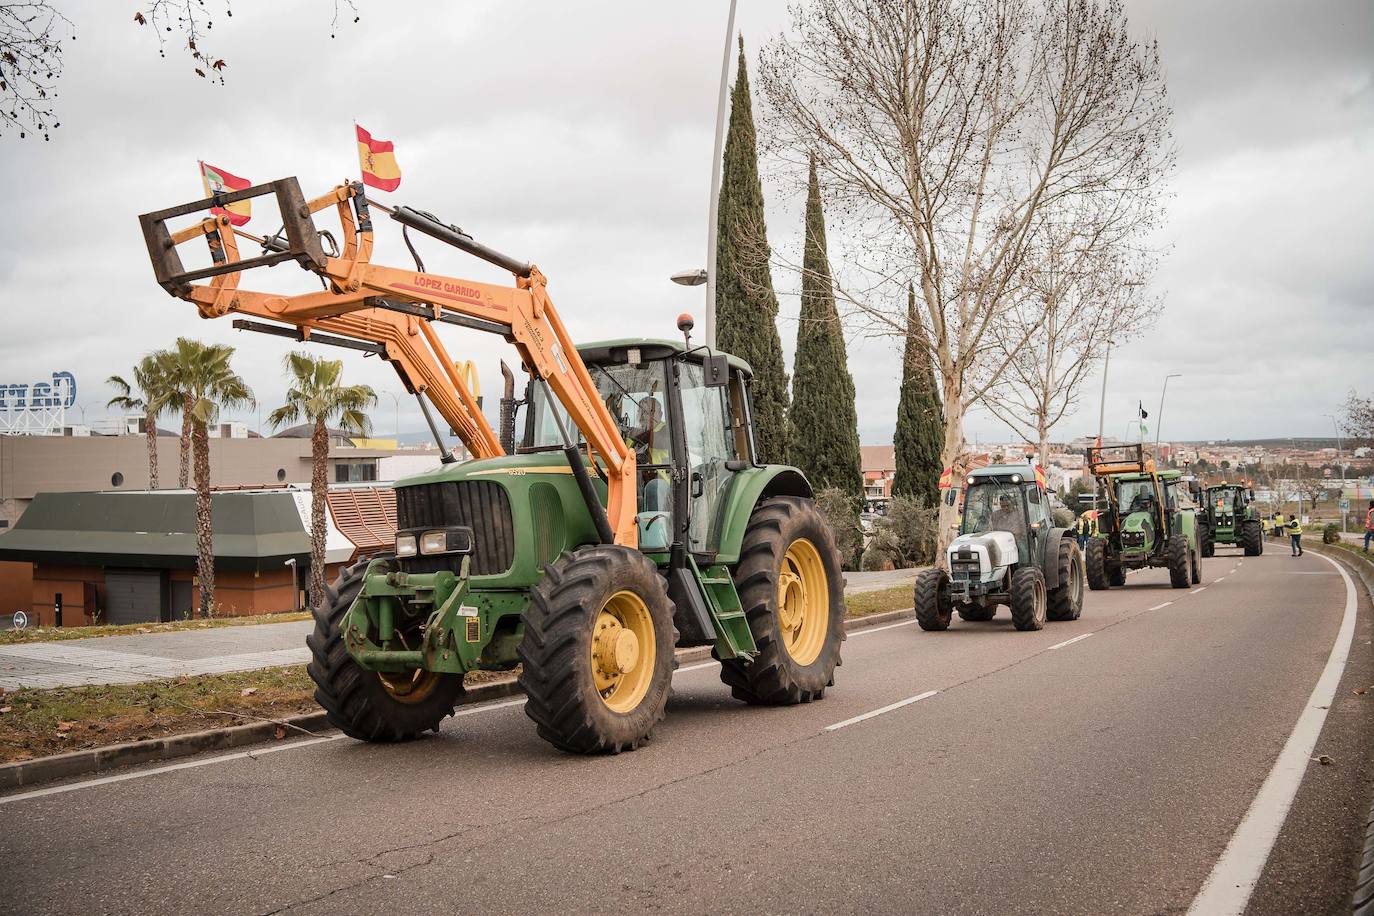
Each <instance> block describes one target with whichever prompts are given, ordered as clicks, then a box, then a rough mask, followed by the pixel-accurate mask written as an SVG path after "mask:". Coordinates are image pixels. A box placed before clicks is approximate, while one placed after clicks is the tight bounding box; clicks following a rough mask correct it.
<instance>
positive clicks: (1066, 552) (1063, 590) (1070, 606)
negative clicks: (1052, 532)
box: [1045, 537, 1085, 620]
mask: <svg viewBox="0 0 1374 916" xmlns="http://www.w3.org/2000/svg"><path fill="white" fill-rule="evenodd" d="M1058 563H1059V569H1058V573H1059V585H1058V586H1056V587H1055V588H1053V589H1051V590H1050V592H1049V596H1048V599H1047V601H1048V607H1047V609H1046V612H1045V613H1046V616H1047V617H1048V618H1049V619H1050V620H1077V619H1078V617H1079V615H1080V614H1082V613H1083V586H1084V579H1085V575H1084V573H1083V554H1082V553H1080V552H1079V550H1078V545H1077V544H1076V543H1074V541H1073V539H1072V538H1068V537H1062V538H1060V539H1059V551H1058Z"/></svg>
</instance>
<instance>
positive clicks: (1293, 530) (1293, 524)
mask: <svg viewBox="0 0 1374 916" xmlns="http://www.w3.org/2000/svg"><path fill="white" fill-rule="evenodd" d="M1288 533H1289V534H1302V522H1300V521H1298V520H1297V519H1295V518H1294V519H1289V521H1288Z"/></svg>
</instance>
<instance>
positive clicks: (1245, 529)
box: [1240, 521, 1264, 557]
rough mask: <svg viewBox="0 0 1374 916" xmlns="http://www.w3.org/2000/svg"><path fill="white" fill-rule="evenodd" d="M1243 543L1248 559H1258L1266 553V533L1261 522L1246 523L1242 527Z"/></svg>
mask: <svg viewBox="0 0 1374 916" xmlns="http://www.w3.org/2000/svg"><path fill="white" fill-rule="evenodd" d="M1240 537H1241V543H1242V544H1243V545H1244V547H1245V555H1246V556H1247V557H1257V556H1259V555H1260V554H1262V553H1264V531H1263V529H1261V528H1260V523H1259V522H1254V521H1250V522H1245V523H1244V524H1243V525H1241V527H1240Z"/></svg>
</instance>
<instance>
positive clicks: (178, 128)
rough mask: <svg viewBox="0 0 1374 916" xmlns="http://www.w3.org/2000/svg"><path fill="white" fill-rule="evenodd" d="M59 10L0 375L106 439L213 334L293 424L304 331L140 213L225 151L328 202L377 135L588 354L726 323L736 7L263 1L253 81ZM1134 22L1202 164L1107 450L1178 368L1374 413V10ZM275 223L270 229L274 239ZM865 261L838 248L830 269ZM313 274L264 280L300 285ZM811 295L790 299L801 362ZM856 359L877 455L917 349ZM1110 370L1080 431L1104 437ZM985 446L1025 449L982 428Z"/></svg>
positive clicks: (431, 206) (1290, 426)
mask: <svg viewBox="0 0 1374 916" xmlns="http://www.w3.org/2000/svg"><path fill="white" fill-rule="evenodd" d="M210 2H211V3H212V4H213V0H210ZM59 5H60V6H61V7H62V8H63V9H64V11H65V12H66V13H67V15H68V16H69V17H70V18H71V19H72V20H73V21H74V23H75V24H76V27H77V30H78V41H76V42H75V43H70V44H68V46H67V61H66V71H65V73H64V75H63V77H62V80H61V82H60V84H59V93H60V95H59V98H58V99H57V102H56V104H57V107H58V112H59V116H60V119H61V121H62V127H61V129H59V130H57V131H55V132H54V133H53V139H52V141H51V142H49V143H43V142H42V141H41V140H40V141H37V142H35V141H33V140H32V139H30V140H25V141H19V140H18V139H17V138H14V137H5V138H3V139H0V165H3V167H4V168H3V175H4V179H5V180H4V184H5V196H6V200H5V207H4V214H5V219H4V220H3V221H0V303H3V309H4V330H3V332H0V382H30V381H38V380H41V379H43V378H45V377H48V376H50V374H51V373H52V372H53V371H55V370H63V369H67V370H70V371H72V372H74V373H75V374H76V376H77V379H78V386H79V391H78V400H79V402H80V403H81V404H82V405H83V406H84V407H85V415H86V417H87V419H88V420H91V419H94V418H95V417H97V416H100V415H103V414H104V412H105V411H104V406H103V405H104V402H105V401H106V399H107V398H108V397H109V390H108V388H107V387H106V386H105V385H104V379H105V378H106V376H108V375H110V374H111V373H114V372H120V373H123V372H127V370H128V368H129V366H130V365H131V364H132V363H133V362H134V361H136V360H137V358H138V357H139V356H140V355H142V354H143V353H145V352H147V351H148V350H150V349H155V348H159V347H163V346H166V345H167V344H169V343H170V342H171V341H172V340H173V339H174V338H175V337H176V336H178V335H192V336H196V337H199V338H202V339H205V340H213V341H224V342H229V343H232V344H234V345H236V346H237V347H238V348H239V353H238V355H237V357H236V364H237V366H238V368H239V370H240V371H241V373H242V374H243V375H244V376H245V378H246V379H247V380H248V382H249V383H250V384H251V385H252V386H253V387H254V389H255V390H256V392H257V394H258V396H259V399H260V400H261V401H262V403H263V407H264V409H263V416H265V415H266V413H267V412H268V411H270V410H271V409H272V408H273V407H275V406H276V405H278V404H279V403H280V401H281V397H282V394H283V392H284V390H285V383H284V381H283V377H282V373H281V370H280V364H281V359H282V357H283V355H284V354H285V353H286V352H287V351H288V350H289V349H290V344H289V342H286V341H279V340H276V339H274V338H268V337H262V336H259V335H249V334H245V333H240V332H235V331H233V330H232V328H231V327H230V320H229V319H227V318H225V319H219V320H216V321H203V320H201V319H199V318H198V317H197V316H196V313H195V310H194V308H193V307H192V306H191V305H190V304H189V303H185V302H182V301H181V300H177V299H173V298H171V297H169V296H167V295H166V294H165V293H163V292H162V291H161V290H160V289H159V288H158V287H157V286H156V285H155V284H154V282H153V277H152V271H151V268H150V266H149V264H148V258H147V254H146V251H145V249H144V247H143V242H142V238H141V236H140V234H139V231H138V224H137V220H136V216H137V214H139V213H141V212H144V211H147V210H152V209H158V208H162V207H166V206H170V205H172V204H174V203H181V202H184V201H189V200H193V199H196V198H198V197H200V196H201V188H200V184H199V177H198V175H197V170H196V161H197V160H198V159H205V160H206V161H208V162H211V163H213V164H215V165H217V166H220V167H222V168H225V169H227V170H229V171H231V172H234V173H236V174H238V175H242V176H244V177H247V178H250V179H252V180H253V181H255V182H262V181H267V180H271V179H274V178H278V177H283V176H287V175H297V176H299V177H300V179H301V184H302V186H303V188H304V190H305V192H306V194H307V196H313V195H315V194H318V193H322V192H324V191H326V190H328V188H330V187H332V186H333V185H334V184H336V183H337V182H338V181H340V180H341V179H343V178H346V177H352V176H355V175H356V170H357V159H356V155H355V147H354V143H353V138H352V121H353V120H354V119H357V120H358V121H359V122H360V123H362V124H363V125H364V126H366V127H367V128H368V129H369V130H371V131H372V133H373V135H374V136H375V137H379V138H384V139H391V140H393V141H394V142H395V144H396V154H397V158H398V160H399V162H400V165H401V168H402V170H403V172H404V179H403V183H402V185H401V187H400V189H399V190H398V191H397V192H395V193H393V194H380V193H379V194H377V195H376V196H377V197H378V199H381V200H384V201H386V202H388V203H405V204H409V205H412V206H415V207H417V208H420V209H426V210H431V211H433V212H435V213H437V214H439V215H440V216H442V217H443V218H444V219H446V220H447V221H450V222H454V223H457V224H459V225H461V226H463V227H464V228H465V229H467V230H468V231H469V232H471V233H472V234H473V235H474V236H476V237H477V238H478V239H479V240H481V241H484V242H486V243H488V244H490V245H492V246H494V247H496V248H499V249H501V250H505V251H508V252H509V253H511V254H514V255H517V256H519V257H521V258H525V259H528V260H531V261H534V262H535V263H537V264H539V265H540V267H541V268H542V269H543V271H544V273H545V274H546V275H547V276H548V278H549V288H550V293H551V295H552V296H553V298H554V300H555V302H556V303H557V304H558V306H559V308H560V310H561V312H562V314H563V316H564V319H565V321H566V322H567V323H568V325H569V326H570V329H571V332H572V334H573V336H574V337H575V338H576V339H578V340H593V339H597V338H601V337H611V336H630V335H633V336H641V335H642V336H646V337H663V336H675V333H676V332H675V330H674V327H673V319H674V317H675V316H676V315H677V314H678V313H679V312H682V311H684V310H686V311H692V312H694V313H697V314H698V316H700V313H701V311H702V301H703V296H702V295H701V290H700V288H698V289H688V288H683V287H678V286H674V285H672V284H670V283H669V281H668V276H669V275H670V274H672V273H674V272H676V271H678V270H682V269H686V268H696V267H700V266H704V263H705V247H706V244H705V243H706V215H707V206H708V184H709V179H710V164H711V163H710V158H711V145H712V131H713V129H714V118H715V100H716V90H717V85H718V78H719V67H720V54H721V50H722V43H723V39H724V20H725V9H726V3H725V2H724V0H720V2H710V3H704V2H703V3H691V4H687V3H677V4H649V3H632V2H629V0H624V2H620V3H609V2H602V3H592V2H580V3H567V2H554V0H545V2H517V0H505V2H474V0H465V2H461V3H456V2H449V3H441V2H434V3H418V2H416V3H406V4H396V3H388V4H381V3H378V2H376V0H358V5H359V10H360V12H361V14H362V22H361V23H359V24H357V25H351V24H342V25H340V26H339V30H338V37H337V38H335V39H332V40H331V38H330V35H329V33H330V19H331V16H332V9H333V5H332V3H329V2H328V0H302V2H297V3H290V4H284V3H271V4H268V3H256V4H253V3H248V2H238V3H235V4H234V11H235V14H234V16H233V17H232V18H231V19H221V20H220V21H218V22H217V23H216V27H215V29H214V31H213V33H212V35H213V38H212V40H210V41H208V42H206V43H205V46H206V47H207V49H208V50H209V51H211V52H212V53H214V54H216V55H217V56H220V57H223V58H225V59H226V60H227V61H228V67H227V69H226V71H225V73H226V82H227V84H226V85H224V86H220V85H217V84H214V85H211V84H207V82H206V81H203V80H200V79H198V78H197V77H195V76H194V74H193V73H192V72H191V65H190V63H189V61H187V60H186V59H185V58H184V57H183V55H182V53H181V52H180V51H179V50H178V48H177V47H176V45H175V43H174V44H172V45H170V46H169V47H168V50H167V57H166V58H165V59H164V58H161V57H159V55H158V47H157V42H156V39H155V37H154V34H153V33H152V32H151V31H150V29H148V28H146V27H145V28H140V27H138V26H136V25H135V24H134V23H133V22H132V9H133V7H134V6H136V5H137V4H135V3H111V2H109V0H90V2H68V0H59ZM1127 6H1128V9H1129V10H1130V14H1131V18H1132V25H1133V27H1134V28H1135V29H1137V30H1138V31H1139V33H1140V35H1141V36H1142V37H1155V38H1157V39H1158V41H1159V43H1160V47H1161V51H1162V54H1163V58H1164V62H1165V65H1166V69H1167V74H1168V84H1169V91H1170V95H1171V96H1172V100H1173V104H1174V108H1175V115H1176V122H1175V140H1176V143H1177V145H1178V152H1179V168H1178V171H1177V173H1176V175H1175V179H1174V181H1173V191H1174V197H1173V199H1172V201H1171V204H1170V216H1169V220H1168V223H1167V228H1166V229H1165V231H1164V232H1163V233H1162V234H1161V236H1160V238H1159V240H1158V241H1159V243H1160V244H1161V245H1167V246H1169V247H1170V252H1169V254H1168V255H1167V256H1166V257H1165V259H1164V260H1163V263H1162V266H1161V270H1160V272H1159V274H1158V277H1157V289H1158V291H1159V292H1161V293H1162V294H1163V295H1164V301H1165V311H1164V314H1163V316H1162V318H1161V320H1160V322H1159V325H1158V326H1157V327H1156V328H1155V329H1154V330H1153V331H1152V332H1150V333H1149V334H1147V335H1145V336H1144V337H1143V338H1142V339H1140V340H1139V341H1136V342H1134V343H1131V344H1130V345H1128V346H1126V347H1124V348H1122V349H1121V350H1120V351H1117V352H1114V353H1113V356H1112V364H1111V378H1110V380H1109V387H1108V394H1107V403H1106V413H1107V432H1108V435H1111V434H1113V432H1114V431H1115V434H1116V435H1121V434H1122V433H1123V432H1124V431H1125V426H1126V424H1127V422H1128V421H1129V419H1130V416H1131V414H1132V412H1133V411H1134V408H1135V404H1136V401H1137V399H1138V398H1139V399H1144V401H1145V403H1146V406H1147V408H1148V409H1150V411H1151V413H1152V414H1154V413H1155V409H1156V408H1157V406H1158V400H1159V393H1160V385H1161V383H1162V381H1163V378H1164V376H1165V374H1166V373H1170V372H1181V373H1183V378H1181V379H1175V380H1174V381H1173V382H1172V383H1171V384H1170V387H1169V391H1170V394H1169V402H1168V404H1167V406H1166V410H1165V416H1164V427H1163V434H1164V436H1165V438H1170V437H1176V438H1190V439H1194V438H1248V437H1271V436H1290V435H1318V436H1320V435H1330V434H1331V421H1330V420H1329V419H1327V418H1326V417H1324V416H1323V414H1331V413H1336V412H1337V411H1338V408H1339V405H1340V403H1341V402H1342V401H1343V400H1344V397H1345V395H1346V393H1347V391H1348V390H1350V389H1351V388H1358V389H1360V390H1361V391H1363V392H1364V393H1365V394H1366V395H1370V394H1374V215H1372V214H1374V4H1370V3H1369V2H1367V0H1351V2H1343V3H1337V2H1322V3H1317V4H1309V3H1300V2H1291V3H1277V2H1257V0H1231V2H1208V3H1197V2H1193V0H1175V2H1144V0H1128V2H1127ZM268 9H270V12H267V11H266V10H268ZM402 11H404V12H402ZM787 25H788V16H787V13H786V10H785V9H784V4H782V3H781V2H774V0H740V12H739V19H738V22H737V26H738V28H739V29H740V30H741V31H742V32H743V34H744V37H745V42H746V47H747V50H748V53H749V57H750V67H751V71H753V70H756V69H757V58H756V53H757V50H758V48H759V47H760V46H761V45H762V44H763V42H764V40H765V39H767V38H768V37H769V36H770V35H772V34H776V33H777V32H779V31H780V30H783V29H786V28H787ZM756 104H757V100H756ZM784 184H785V185H786V186H787V187H791V186H793V183H792V182H782V181H780V180H777V178H776V177H770V180H769V182H768V184H767V186H766V187H765V189H764V190H765V196H766V197H767V199H768V205H769V213H768V229H769V236H770V240H771V241H772V243H773V244H774V246H775V247H778V248H781V249H788V248H793V249H795V247H796V242H797V239H798V237H799V234H800V231H801V213H800V210H801V201H800V200H798V199H796V198H794V197H791V196H788V195H787V194H785V193H784V191H783V186H784ZM264 219H265V218H264ZM262 222H263V220H255V221H254V222H253V223H252V224H250V225H249V227H248V228H249V229H250V230H258V231H264V230H269V231H270V230H272V229H275V228H276V227H275V225H273V226H266V225H261V224H260V223H262ZM380 225H381V226H382V229H381V230H379V241H378V253H377V255H376V256H375V257H374V261H375V262H378V263H393V264H398V265H406V264H408V263H409V258H408V256H407V255H406V253H405V251H404V249H403V248H402V247H401V245H400V241H399V235H398V234H397V233H395V232H392V231H391V230H392V229H394V228H397V227H395V226H394V224H391V223H389V221H385V220H383V221H381V223H380ZM381 232H385V233H386V236H385V237H382V236H381V235H380V233H381ZM843 244H844V240H843V239H842V238H837V237H834V236H832V238H831V247H832V257H837V258H838V257H841V256H842V248H843ZM422 253H424V254H425V255H426V260H427V266H428V267H429V269H430V270H431V271H436V272H441V273H450V274H455V275H458V276H467V277H472V278H476V279H487V280H494V281H498V282H500V281H502V279H503V278H502V276H501V274H500V273H499V272H498V271H496V270H494V269H493V268H489V267H487V266H486V265H484V264H481V263H480V262H476V261H473V260H472V259H469V258H464V257H463V256H461V255H458V254H456V253H454V254H453V255H449V254H448V253H446V252H444V251H441V250H440V248H439V246H438V245H437V243H432V244H422ZM292 272H295V273H300V272H299V271H297V270H296V268H294V267H293V266H291V265H282V266H279V267H276V268H274V269H272V270H271V271H264V272H260V278H254V282H253V283H251V284H250V283H248V282H245V286H250V285H252V286H256V288H270V284H278V288H283V287H285V286H286V284H288V283H289V284H291V287H290V288H292V289H296V288H300V287H299V286H298V284H299V282H300V280H299V279H297V278H295V277H289V276H287V275H288V274H289V273H292ZM250 276H251V275H250ZM505 279H507V280H508V279H509V277H508V276H507V277H506V278H505ZM777 283H778V285H779V287H780V288H784V289H792V288H794V287H795V283H794V282H793V281H791V279H790V278H785V277H779V278H777ZM797 306H798V304H797V301H796V299H795V298H794V297H790V296H786V297H784V298H783V301H782V320H781V332H782V336H783V343H784V349H785V351H786V352H787V354H788V359H789V362H790V359H791V352H792V349H793V342H794V338H795V327H796V321H795V317H796V313H797ZM445 331H446V332H451V333H446V340H447V342H448V344H449V349H450V351H451V352H452V353H453V355H454V356H455V357H460V358H461V357H470V358H475V359H477V360H478V361H479V364H480V366H481V371H482V382H483V385H484V388H485V391H486V393H488V394H489V395H492V397H491V399H490V400H491V402H492V404H494V401H495V397H494V396H495V395H496V394H498V393H499V379H500V376H499V373H498V370H497V362H496V361H497V359H498V358H499V357H500V356H501V355H506V356H507V358H508V359H511V360H512V362H514V360H513V358H512V357H513V351H512V350H509V349H508V348H506V347H505V345H504V344H503V343H502V342H501V341H499V340H496V339H492V338H489V337H487V336H485V335H481V334H478V333H476V332H466V331H461V330H458V329H451V328H446V329H445ZM320 349H321V350H323V349H324V348H320ZM326 352H330V351H326ZM337 352H340V353H342V351H337ZM849 355H850V368H851V371H852V372H853V373H854V378H855V384H856V387H857V390H858V396H859V405H858V407H859V424H860V436H861V438H862V440H863V442H864V443H866V444H877V443H887V442H890V441H891V436H892V424H893V422H894V416H895V409H896V397H897V383H896V381H895V380H896V377H897V374H898V368H899V364H900V349H899V347H898V346H897V344H896V343H895V342H891V341H885V340H863V339H859V338H857V337H854V338H852V339H851V340H850V345H849ZM344 356H345V358H346V360H347V362H346V366H347V378H349V379H350V380H354V381H360V382H367V383H369V384H371V385H373V386H374V387H375V388H377V390H378V392H379V394H380V395H381V406H380V407H379V408H378V410H377V412H376V414H375V423H376V426H377V431H378V433H379V434H389V433H390V432H391V431H392V430H393V429H394V428H395V426H396V424H397V419H396V416H395V408H393V402H392V397H391V396H390V395H394V396H396V397H397V398H400V399H401V403H400V410H399V425H400V427H401V429H402V430H416V429H419V428H421V421H420V418H419V414H418V412H417V410H416V409H415V407H414V404H413V401H407V400H406V399H405V397H404V395H403V393H402V389H401V386H400V384H399V382H398V380H397V379H396V377H395V375H394V373H393V372H392V371H391V370H390V368H389V367H388V366H386V365H385V364H382V363H379V362H377V361H375V360H371V359H369V360H363V359H361V358H359V356H358V355H357V354H351V353H350V354H344ZM1100 381H1101V380H1100V377H1098V378H1096V379H1090V380H1089V381H1088V383H1087V390H1086V391H1085V393H1084V396H1083V399H1082V404H1081V407H1080V410H1079V412H1078V414H1077V415H1076V416H1073V417H1071V418H1069V419H1068V420H1066V421H1064V423H1062V424H1061V425H1060V427H1059V428H1057V429H1056V430H1055V433H1054V437H1055V438H1058V439H1067V438H1071V437H1072V436H1075V435H1080V434H1087V433H1091V432H1095V431H1096V427H1097V414H1098V404H1099V395H1098V391H1099V388H1098V386H1099V385H1100ZM388 393H390V394H388ZM493 412H494V408H493ZM240 418H242V419H247V420H248V422H249V423H250V425H252V426H256V425H257V418H256V415H252V416H241V417H240ZM73 419H79V418H73ZM1152 419H1153V418H1152ZM1151 429H1152V431H1153V426H1152V427H1151ZM968 435H969V438H970V439H971V440H972V439H974V437H975V436H977V437H979V438H981V439H982V440H983V441H987V440H989V439H997V440H1003V439H1006V438H1008V434H1007V432H1006V430H1005V428H1004V427H1002V426H1001V425H1000V424H998V423H997V422H996V421H994V420H992V419H991V418H990V417H987V416H985V415H978V414H975V415H974V416H973V417H971V418H970V422H969V424H968Z"/></svg>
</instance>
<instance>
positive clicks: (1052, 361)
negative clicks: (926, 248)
mask: <svg viewBox="0 0 1374 916" xmlns="http://www.w3.org/2000/svg"><path fill="white" fill-rule="evenodd" d="M1040 235H1041V239H1040V241H1039V242H1038V243H1037V244H1035V245H1033V246H1032V248H1033V250H1034V251H1035V253H1036V255H1037V257H1036V261H1037V263H1036V264H1035V265H1034V266H1031V267H1028V268H1027V269H1026V270H1025V271H1024V272H1023V279H1022V288H1021V295H1020V296H1019V297H1017V299H1016V300H1015V301H1013V302H1012V303H1010V306H1009V307H1008V308H1007V309H1006V311H1005V313H1004V317H1003V318H1002V319H1001V320H999V321H997V322H995V323H994V324H993V325H992V326H991V328H990V330H989V340H990V342H991V347H992V353H993V358H991V359H989V360H987V361H984V363H983V364H982V365H981V366H980V367H979V368H980V370H981V371H982V372H984V373H987V372H993V373H996V374H997V376H998V377H997V380H996V381H995V382H994V383H993V384H992V385H991V386H988V387H987V388H986V391H985V393H984V395H983V401H982V404H983V406H984V407H986V408H987V409H988V411H989V412H990V413H992V415H993V416H995V417H996V418H997V419H999V420H1001V421H1002V422H1003V423H1005V424H1006V425H1007V426H1008V427H1009V428H1010V429H1011V430H1012V431H1013V432H1014V433H1016V434H1017V435H1019V436H1021V437H1022V438H1024V439H1025V440H1026V441H1027V442H1031V443H1034V444H1035V446H1036V454H1037V455H1038V456H1039V460H1040V463H1041V464H1047V463H1048V458H1049V439H1050V431H1051V430H1053V429H1054V427H1055V426H1056V425H1057V424H1058V423H1059V421H1060V420H1062V419H1063V418H1064V417H1065V416H1068V415H1069V414H1071V413H1072V412H1073V411H1074V409H1075V408H1077V406H1078V401H1079V394H1080V392H1081V390H1082V386H1083V382H1084V381H1085V380H1086V379H1087V378H1088V376H1090V375H1091V374H1092V373H1093V372H1094V371H1095V370H1096V369H1097V368H1098V366H1100V365H1101V363H1102V360H1103V356H1104V354H1105V350H1106V346H1107V342H1108V341H1111V342H1112V344H1113V345H1120V344H1121V343H1123V342H1124V341H1126V340H1129V339H1130V338H1132V337H1134V336H1136V335H1137V334H1139V333H1140V332H1141V331H1143V330H1144V329H1146V328H1147V327H1149V325H1151V324H1152V323H1153V322H1154V320H1155V319H1156V318H1157V317H1158V315H1159V310H1160V304H1161V300H1160V298H1159V297H1158V296H1155V295H1151V294H1150V293H1148V292H1147V289H1146V287H1147V284H1148V282H1149V277H1150V275H1151V273H1152V271H1153V267H1154V259H1153V258H1152V257H1150V256H1149V254H1148V253H1145V252H1137V251H1135V250H1133V249H1132V248H1130V247H1128V244H1127V243H1128V241H1129V239H1127V238H1120V237H1117V236H1116V234H1115V233H1114V232H1109V231H1107V227H1106V226H1104V225H1103V224H1101V223H1095V222H1094V221H1093V220H1091V219H1081V218H1079V219H1072V220H1069V221H1067V222H1066V223H1064V224H1062V225H1051V226H1049V227H1047V228H1046V230H1045V231H1044V232H1043V233H1040Z"/></svg>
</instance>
